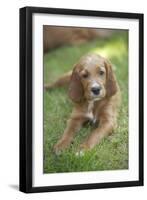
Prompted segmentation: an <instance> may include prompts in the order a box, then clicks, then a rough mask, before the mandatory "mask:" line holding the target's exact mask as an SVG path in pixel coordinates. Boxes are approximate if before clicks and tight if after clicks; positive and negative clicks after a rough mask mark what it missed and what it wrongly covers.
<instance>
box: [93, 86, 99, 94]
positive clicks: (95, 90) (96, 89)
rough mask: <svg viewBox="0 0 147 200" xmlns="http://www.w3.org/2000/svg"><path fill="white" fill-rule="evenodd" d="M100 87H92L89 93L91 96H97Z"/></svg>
mask: <svg viewBox="0 0 147 200" xmlns="http://www.w3.org/2000/svg"><path fill="white" fill-rule="evenodd" d="M100 90H101V87H100V86H96V87H92V88H91V91H92V92H93V94H95V95H98V94H99V93H100Z"/></svg>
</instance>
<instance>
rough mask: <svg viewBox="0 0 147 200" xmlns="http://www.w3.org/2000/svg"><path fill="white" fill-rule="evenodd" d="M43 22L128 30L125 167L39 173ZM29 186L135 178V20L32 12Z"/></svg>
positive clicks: (136, 123)
mask: <svg viewBox="0 0 147 200" xmlns="http://www.w3.org/2000/svg"><path fill="white" fill-rule="evenodd" d="M43 25H54V26H55V25H57V26H73V27H74V26H75V27H94V28H109V29H128V30H129V169H128V170H114V171H97V172H74V173H57V174H43V55H42V54H43V42H42V38H43V34H42V26H43ZM32 35H33V37H32V38H33V45H32V46H33V52H32V55H33V98H32V101H33V102H32V105H33V124H32V125H33V140H32V141H33V142H32V146H33V147H32V148H33V155H32V157H33V168H32V172H33V173H32V174H33V177H32V179H33V186H34V187H41V186H53V185H73V184H89V183H106V182H124V181H137V180H139V122H138V119H139V113H138V110H139V107H138V106H139V102H138V96H139V88H138V86H139V80H138V77H139V76H138V74H139V71H138V70H139V67H138V65H139V52H138V49H139V20H138V19H119V18H109V17H86V16H71V15H67V16H65V15H55V14H33V32H32Z"/></svg>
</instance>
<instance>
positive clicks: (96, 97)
mask: <svg viewBox="0 0 147 200" xmlns="http://www.w3.org/2000/svg"><path fill="white" fill-rule="evenodd" d="M104 96H105V95H104V94H103V93H102V92H100V93H99V94H93V93H92V92H90V94H89V95H88V96H87V99H88V100H93V101H98V100H101V99H103V98H104Z"/></svg>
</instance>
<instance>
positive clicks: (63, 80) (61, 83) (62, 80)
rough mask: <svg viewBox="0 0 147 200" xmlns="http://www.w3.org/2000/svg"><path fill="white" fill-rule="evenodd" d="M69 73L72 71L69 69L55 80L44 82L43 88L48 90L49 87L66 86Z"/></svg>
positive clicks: (68, 80) (69, 76)
mask: <svg viewBox="0 0 147 200" xmlns="http://www.w3.org/2000/svg"><path fill="white" fill-rule="evenodd" d="M71 74H72V71H69V72H67V73H65V74H64V75H63V76H61V77H60V78H59V79H58V80H56V81H55V82H53V83H49V84H44V89H45V90H50V89H53V88H57V87H65V86H68V84H69V82H70V78H71Z"/></svg>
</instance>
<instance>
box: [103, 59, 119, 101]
mask: <svg viewBox="0 0 147 200" xmlns="http://www.w3.org/2000/svg"><path fill="white" fill-rule="evenodd" d="M105 67H106V96H107V97H111V96H113V95H114V94H115V93H116V92H117V83H116V79H115V76H114V73H113V70H112V65H111V63H110V62H109V61H108V60H105Z"/></svg>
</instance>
